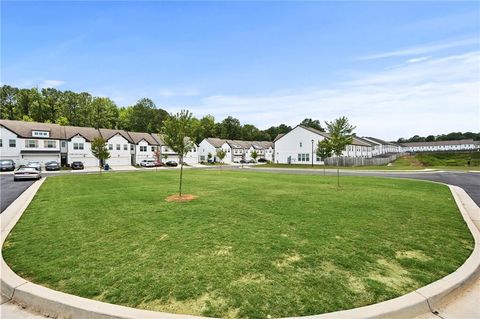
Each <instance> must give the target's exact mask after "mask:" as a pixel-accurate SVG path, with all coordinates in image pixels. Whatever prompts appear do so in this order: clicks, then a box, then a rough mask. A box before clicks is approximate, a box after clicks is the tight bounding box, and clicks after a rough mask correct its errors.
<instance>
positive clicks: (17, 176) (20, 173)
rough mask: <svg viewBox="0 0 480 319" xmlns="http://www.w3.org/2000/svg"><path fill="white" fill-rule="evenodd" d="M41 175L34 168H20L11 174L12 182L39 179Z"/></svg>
mask: <svg viewBox="0 0 480 319" xmlns="http://www.w3.org/2000/svg"><path fill="white" fill-rule="evenodd" d="M40 178H42V175H41V173H40V171H39V170H37V169H36V168H35V167H20V168H19V169H17V170H16V171H15V172H14V173H13V180H14V181H19V180H22V179H40Z"/></svg>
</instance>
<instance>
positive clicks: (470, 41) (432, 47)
mask: <svg viewBox="0 0 480 319" xmlns="http://www.w3.org/2000/svg"><path fill="white" fill-rule="evenodd" d="M479 44H480V40H479V39H478V36H474V37H471V38H465V39H456V40H450V41H445V42H436V43H429V44H425V45H420V46H416V47H411V48H406V49H400V50H395V51H390V52H384V53H378V54H372V55H367V56H363V57H360V58H358V60H374V59H383V58H390V57H396V56H409V55H421V54H426V53H431V52H437V51H442V50H446V49H451V48H456V47H463V46H469V45H477V47H478V45H479Z"/></svg>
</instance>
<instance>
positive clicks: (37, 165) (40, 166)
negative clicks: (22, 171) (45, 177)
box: [26, 162, 42, 172]
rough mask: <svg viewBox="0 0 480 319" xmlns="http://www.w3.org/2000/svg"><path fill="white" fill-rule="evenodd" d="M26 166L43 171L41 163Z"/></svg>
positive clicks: (29, 163) (31, 163) (30, 163)
mask: <svg viewBox="0 0 480 319" xmlns="http://www.w3.org/2000/svg"><path fill="white" fill-rule="evenodd" d="M26 166H27V167H33V168H35V169H36V170H37V171H39V172H40V171H41V170H42V164H40V162H28V163H27V165H26Z"/></svg>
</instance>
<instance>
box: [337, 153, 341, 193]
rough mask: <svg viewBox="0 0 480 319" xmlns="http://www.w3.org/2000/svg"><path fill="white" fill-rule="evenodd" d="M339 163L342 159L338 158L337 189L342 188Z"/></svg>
mask: <svg viewBox="0 0 480 319" xmlns="http://www.w3.org/2000/svg"><path fill="white" fill-rule="evenodd" d="M339 161H340V158H339V156H337V187H340V170H339V168H338V165H339V163H338V162H339Z"/></svg>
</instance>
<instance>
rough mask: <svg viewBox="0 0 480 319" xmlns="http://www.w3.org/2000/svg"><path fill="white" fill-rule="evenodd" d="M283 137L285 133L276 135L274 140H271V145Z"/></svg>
mask: <svg viewBox="0 0 480 319" xmlns="http://www.w3.org/2000/svg"><path fill="white" fill-rule="evenodd" d="M284 135H285V133H280V134H278V135H277V136H276V137H275V139H274V140H273V143H275V142H276V141H277V140H279V139H280V138H282V136H284Z"/></svg>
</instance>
